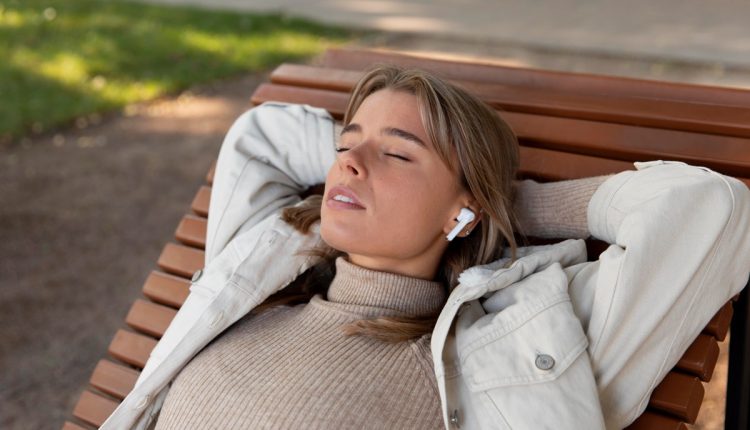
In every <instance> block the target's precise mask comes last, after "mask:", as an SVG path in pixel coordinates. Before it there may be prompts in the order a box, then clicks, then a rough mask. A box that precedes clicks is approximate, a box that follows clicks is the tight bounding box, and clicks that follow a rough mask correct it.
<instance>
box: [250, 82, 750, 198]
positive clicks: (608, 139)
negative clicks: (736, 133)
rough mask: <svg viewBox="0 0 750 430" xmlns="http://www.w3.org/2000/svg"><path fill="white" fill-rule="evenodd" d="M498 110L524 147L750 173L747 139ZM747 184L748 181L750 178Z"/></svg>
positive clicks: (328, 105) (334, 107) (321, 99)
mask: <svg viewBox="0 0 750 430" xmlns="http://www.w3.org/2000/svg"><path fill="white" fill-rule="evenodd" d="M347 99H348V96H347V94H345V93H339V92H334V91H327V90H319V89H309V88H301V87H292V86H288V85H277V84H261V85H260V86H258V88H257V89H256V91H255V93H253V96H252V98H251V100H252V102H253V103H254V104H260V103H263V102H265V101H270V100H273V101H283V102H289V103H306V104H310V105H313V106H317V107H321V108H323V109H326V110H327V111H328V112H330V113H331V115H332V116H333V117H335V118H337V119H340V118H342V117H343V114H344V109H345V108H346V103H347ZM498 113H499V114H500V116H501V117H503V119H505V120H506V121H507V122H508V123H509V124H510V125H511V127H512V128H513V131H514V132H515V133H516V134H517V135H518V137H519V140H520V142H521V144H522V145H525V146H534V147H543V148H546V149H554V150H562V151H566V152H567V151H570V152H574V153H580V154H588V155H592V156H596V157H599V158H611V159H615V160H625V161H639V160H646V159H667V160H680V161H685V162H687V163H691V164H697V165H702V166H706V167H710V168H713V169H715V170H717V171H720V172H722V173H725V174H728V175H734V176H742V177H744V176H745V175H747V173H748V172H750V157H748V151H747V150H746V148H748V147H750V139H744V138H738V137H725V136H716V135H711V134H704V133H691V132H686V131H676V130H664V129H653V128H646V127H636V126H630V125H621V124H610V123H603V122H597V121H587V120H580V119H570V118H556V117H546V116H541V115H532V114H526V113H518V112H504V111H503V112H498ZM580 136H586V138H585V139H582V138H581V137H580ZM631 166H632V165H631ZM746 183H748V184H750V180H746Z"/></svg>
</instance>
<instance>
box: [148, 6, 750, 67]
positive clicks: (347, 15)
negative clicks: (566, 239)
mask: <svg viewBox="0 0 750 430" xmlns="http://www.w3.org/2000/svg"><path fill="white" fill-rule="evenodd" d="M142 1H143V0H142ZM145 1H151V2H154V3H164V4H190V5H199V6H203V7H210V8H223V9H232V10H244V11H284V12H287V13H290V14H295V15H299V16H305V17H309V18H313V19H315V20H318V21H321V22H326V23H335V24H345V25H352V26H357V27H367V28H375V29H380V30H386V31H397V32H406V33H416V34H421V35H431V36H435V35H441V36H449V37H452V38H460V39H473V40H477V41H481V42H483V43H491V44H496V45H497V44H500V45H513V46H517V47H525V48H528V49H535V50H540V49H541V50H546V51H556V52H570V53H575V54H579V55H580V54H587V55H595V56H617V57H631V58H638V59H651V60H660V61H664V60H666V61H671V62H675V61H677V62H691V63H699V64H703V65H714V66H715V67H717V68H729V69H732V68H736V67H741V68H748V67H750V25H748V23H749V22H750V2H747V1H742V2H740V1H726V0H717V1H710V2H708V1H704V0H661V1H652V0H632V1H626V2H623V1H614V0H606V1H598V2H592V1H589V0H558V1H549V0H547V1H528V0H504V1H497V0H461V1H456V0H409V1H394V0H359V1H343V0H321V1H316V2H312V1H306V0H145Z"/></svg>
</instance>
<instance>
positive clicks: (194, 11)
mask: <svg viewBox="0 0 750 430" xmlns="http://www.w3.org/2000/svg"><path fill="white" fill-rule="evenodd" d="M749 18H750V4H748V3H744V2H728V1H721V0H720V1H714V2H700V1H696V0H684V1H675V0H664V1H661V2H647V1H644V0H635V1H632V2H614V1H601V2H587V1H578V0H564V1H556V2H552V1H537V2H528V1H522V0H514V1H490V0H486V1H483V0H462V1H427V0H423V1H417V0H412V1H388V0H360V1H333V0H331V1H316V2H314V1H301V0H298V1H294V0H278V1H260V0H245V1H241V0H214V1H201V0H158V1H157V0H154V1H150V2H125V1H116V0H112V1H99V0H65V1H63V0H60V1H55V0H48V1H42V0H23V1H21V0H16V1H9V0H0V58H2V59H3V60H2V61H0V428H2V429H42V428H59V427H60V426H61V425H62V423H63V421H64V420H65V419H66V418H68V417H70V413H71V411H72V408H73V406H74V404H75V403H76V401H77V399H78V396H79V395H80V393H81V391H82V390H83V389H84V388H85V387H86V385H87V380H88V377H89V376H90V374H91V372H92V371H93V368H94V366H95V365H96V362H97V361H98V360H99V359H100V358H102V357H103V356H104V355H105V353H106V348H107V345H108V344H109V342H110V340H111V338H112V336H113V334H114V332H115V331H116V329H117V328H118V327H119V326H120V325H121V324H122V322H123V320H124V317H125V315H126V313H127V311H128V309H129V307H130V304H131V303H132V302H133V300H135V299H136V298H137V297H139V295H140V286H141V285H142V283H143V281H144V279H145V277H146V276H147V274H148V273H149V271H150V270H151V269H152V268H153V267H154V262H155V261H156V259H157V258H158V255H159V253H160V251H161V249H162V247H163V245H164V244H165V243H166V242H168V241H169V240H170V239H171V237H172V236H173V234H174V227H175V226H176V225H177V223H178V221H179V220H180V218H181V216H182V214H183V213H185V212H186V211H187V209H188V206H189V204H190V201H191V199H192V197H193V194H194V192H195V190H196V189H197V188H198V186H199V185H200V184H201V183H202V182H203V181H204V177H205V174H206V172H207V170H208V168H209V166H210V164H211V162H212V161H213V160H214V159H215V157H216V155H217V151H218V148H219V146H220V144H221V141H222V138H223V136H224V133H226V130H227V129H228V127H229V125H230V124H231V123H232V121H233V120H234V119H235V118H236V117H237V116H238V115H239V114H240V113H242V112H243V111H244V110H246V109H248V108H249V107H250V102H249V97H250V94H251V93H252V92H253V90H254V89H255V87H256V86H257V85H258V84H259V83H261V82H263V81H266V80H267V77H268V73H269V72H270V71H271V70H272V69H273V68H274V67H275V66H276V65H278V64H280V63H282V62H300V63H302V62H311V63H315V61H316V56H317V55H318V54H320V53H322V52H323V51H324V50H325V49H326V48H327V47H332V46H358V47H371V48H380V49H394V50H399V51H402V52H410V53H415V54H428V55H433V56H442V57H445V58H465V59H469V60H472V61H485V62H492V63H498V64H504V65H509V66H518V67H533V68H542V69H549V70H564V71H576V72H589V73H600V74H608V75H617V76H631V77H640V78H647V79H657V80H665V81H680V82H692V83H700V84H708V85H720V86H732V87H742V88H750V30H748V26H747V25H746V23H747V22H748V21H750V19H749ZM727 344H728V342H726V341H725V342H723V343H722V344H721V345H722V350H721V356H720V361H719V364H718V365H717V369H716V372H715V374H714V381H712V383H711V384H709V386H708V387H709V389H708V391H707V393H706V398H705V400H704V403H703V406H702V408H701V413H700V416H699V418H698V423H696V425H695V426H693V428H695V429H721V428H723V413H724V395H723V389H724V386H723V384H722V383H721V382H720V381H723V380H724V379H725V378H726V347H727Z"/></svg>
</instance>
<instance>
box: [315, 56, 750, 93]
mask: <svg viewBox="0 0 750 430" xmlns="http://www.w3.org/2000/svg"><path fill="white" fill-rule="evenodd" d="M376 62H387V63H393V64H398V65H401V66H404V67H418V68H422V69H425V70H430V71H433V72H436V73H437V74H438V75H440V76H442V77H444V78H447V79H462V78H465V77H466V76H471V78H472V80H475V81H477V82H487V83H498V84H506V85H514V86H525V87H534V88H540V89H549V90H556V91H566V92H571V93H578V94H597V95H607V96H609V97H613V98H621V97H644V98H657V99H666V100H675V101H687V102H692V103H707V104H719V105H726V106H740V107H750V95H749V94H748V92H747V91H745V90H741V89H734V88H725V87H717V86H708V85H695V84H681V83H676V82H664V81H656V80H646V79H635V78H624V77H615V76H603V75H595V74H589V73H572V72H558V71H551V70H540V69H530V68H522V67H507V66H501V65H498V64H497V63H495V64H492V63H490V62H482V61H476V60H471V62H468V61H457V60H445V59H435V58H425V57H424V56H417V55H410V54H405V53H394V52H393V51H383V50H365V49H351V48H348V49H347V48H344V49H342V48H332V49H328V50H327V51H326V52H325V54H324V55H323V64H325V65H326V66H327V67H331V68H336V69H349V70H365V69H366V68H368V67H370V66H371V65H372V64H373V63H376Z"/></svg>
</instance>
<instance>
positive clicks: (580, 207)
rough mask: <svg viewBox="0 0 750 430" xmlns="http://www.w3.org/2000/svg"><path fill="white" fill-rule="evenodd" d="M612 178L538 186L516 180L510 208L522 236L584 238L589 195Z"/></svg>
mask: <svg viewBox="0 0 750 430" xmlns="http://www.w3.org/2000/svg"><path fill="white" fill-rule="evenodd" d="M612 176H614V175H603V176H594V177H590V178H582V179H572V180H568V181H554V182H544V183H539V182H536V181H533V180H530V179H526V180H523V181H517V182H516V183H515V185H516V199H515V201H514V207H515V210H516V213H517V215H518V218H519V223H520V229H521V232H522V233H523V234H525V235H526V236H535V237H541V238H549V239H552V238H572V239H586V238H587V237H589V236H590V235H591V233H590V232H589V228H588V217H587V215H586V212H587V210H588V205H589V201H590V200H591V196H593V195H594V192H595V191H596V189H597V188H599V185H601V184H602V182H604V181H605V180H607V179H608V178H610V177H612Z"/></svg>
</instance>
